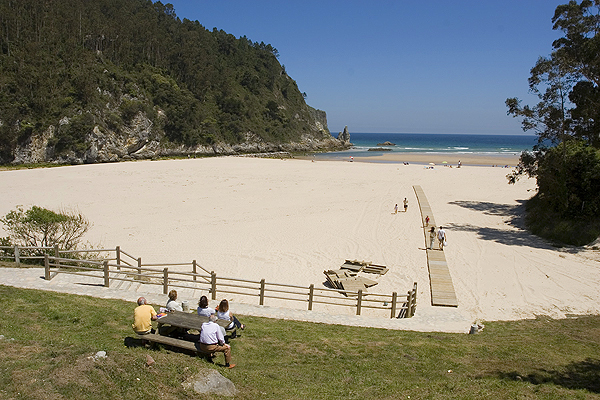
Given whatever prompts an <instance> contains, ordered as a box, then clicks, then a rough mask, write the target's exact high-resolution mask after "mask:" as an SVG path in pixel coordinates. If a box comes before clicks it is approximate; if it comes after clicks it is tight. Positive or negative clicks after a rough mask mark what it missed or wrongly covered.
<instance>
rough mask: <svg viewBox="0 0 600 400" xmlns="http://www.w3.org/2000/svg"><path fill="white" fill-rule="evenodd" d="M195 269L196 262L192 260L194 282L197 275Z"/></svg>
mask: <svg viewBox="0 0 600 400" xmlns="http://www.w3.org/2000/svg"><path fill="white" fill-rule="evenodd" d="M196 267H197V265H196V260H194V261H192V269H193V272H194V280H196V274H197V273H198V272H197V271H196Z"/></svg>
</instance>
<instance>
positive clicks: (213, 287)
mask: <svg viewBox="0 0 600 400" xmlns="http://www.w3.org/2000/svg"><path fill="white" fill-rule="evenodd" d="M210 293H211V294H212V299H213V300H216V299H217V274H215V271H210Z"/></svg>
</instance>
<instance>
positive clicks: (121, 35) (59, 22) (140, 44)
mask: <svg viewBox="0 0 600 400" xmlns="http://www.w3.org/2000/svg"><path fill="white" fill-rule="evenodd" d="M0 32H1V34H0V163H9V162H15V161H17V162H18V161H19V160H20V159H23V160H27V159H28V158H27V157H28V156H29V154H26V153H28V152H29V151H33V150H30V149H34V148H35V149H36V150H37V151H38V152H41V155H40V154H38V158H37V159H36V160H37V161H38V162H42V161H56V160H62V161H67V162H68V161H71V162H73V161H77V160H79V161H81V160H82V161H83V162H95V161H98V160H100V161H107V160H106V159H101V158H100V159H99V157H98V153H99V152H100V153H102V151H104V150H106V151H108V153H110V146H111V145H112V146H113V147H115V148H117V150H114V151H113V153H114V154H116V156H115V157H116V158H117V159H121V158H123V157H126V156H127V155H131V154H132V153H135V152H136V151H138V150H139V149H138V148H136V147H139V148H143V147H144V146H147V145H148V143H152V144H153V146H154V148H153V152H150V153H152V154H154V153H157V152H158V153H160V152H161V151H162V152H163V153H164V150H165V149H176V151H174V152H175V153H182V154H185V153H186V152H187V153H190V152H200V153H202V152H204V153H206V152H210V151H214V152H216V153H218V152H219V149H222V148H223V144H227V145H236V144H244V143H251V144H252V146H245V147H241V148H242V149H246V148H248V150H251V149H253V148H254V147H253V146H254V144H256V143H259V144H260V143H268V144H269V146H270V147H269V146H268V148H269V149H270V150H272V149H273V146H275V148H277V145H280V144H285V143H303V142H306V141H307V139H308V140H316V141H317V142H318V141H323V140H325V141H331V140H332V139H333V138H332V137H331V135H330V134H329V131H328V129H327V125H326V117H325V113H324V112H322V111H318V110H315V109H312V108H311V107H309V106H308V105H306V103H305V100H304V97H305V95H303V94H302V93H300V91H299V90H298V86H297V84H296V82H295V81H294V80H293V79H292V78H291V77H289V76H288V75H287V74H286V72H285V68H284V67H283V66H282V65H280V63H279V61H278V60H277V56H278V52H277V50H276V49H275V48H273V47H272V46H271V45H269V44H265V43H262V42H261V43H258V42H252V41H250V40H249V39H247V38H246V37H242V38H236V37H234V36H233V35H230V34H227V33H226V32H224V31H222V30H221V31H219V30H217V29H213V30H212V31H209V30H207V29H206V28H204V27H203V26H202V25H201V24H200V23H199V22H198V21H190V20H187V19H183V20H181V19H180V18H178V17H177V15H176V14H175V11H174V9H173V7H172V5H170V4H166V5H164V4H162V3H161V2H156V3H153V2H152V1H150V0H95V1H86V0H63V1H60V2H55V1H45V0H44V1H40V0H19V1H13V0H0ZM132 138H133V139H132ZM336 142H337V141H332V142H331V143H329V145H330V146H331V145H333V146H336V145H337V144H338V143H339V142H337V143H336ZM119 143H127V145H126V146H125V147H126V149H125V150H123V148H124V145H121V144H119ZM318 143H320V142H318ZM313 146H314V143H313ZM207 149H208V150H207ZM230 150H231V149H230ZM230 150H229V151H230ZM222 152H227V151H225V150H223V151H222ZM230 152H231V151H230ZM108 153H107V154H108ZM121 153H123V154H121ZM19 154H20V155H19ZM144 154H148V153H144Z"/></svg>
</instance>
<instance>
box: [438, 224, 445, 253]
mask: <svg viewBox="0 0 600 400" xmlns="http://www.w3.org/2000/svg"><path fill="white" fill-rule="evenodd" d="M437 237H438V242H439V244H440V250H444V246H445V245H446V231H445V230H444V227H443V226H440V229H438V234H437Z"/></svg>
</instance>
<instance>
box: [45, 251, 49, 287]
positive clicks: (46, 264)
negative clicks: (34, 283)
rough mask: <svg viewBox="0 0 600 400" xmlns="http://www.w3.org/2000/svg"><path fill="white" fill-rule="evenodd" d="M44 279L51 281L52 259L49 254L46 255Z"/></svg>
mask: <svg viewBox="0 0 600 400" xmlns="http://www.w3.org/2000/svg"><path fill="white" fill-rule="evenodd" d="M44 279H45V280H47V281H49V280H50V258H49V257H48V254H44Z"/></svg>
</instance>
